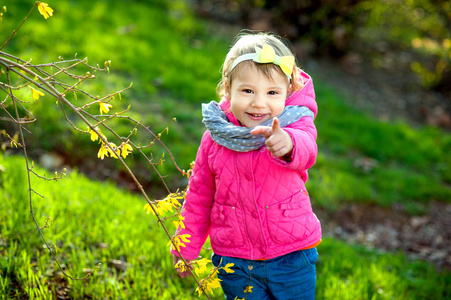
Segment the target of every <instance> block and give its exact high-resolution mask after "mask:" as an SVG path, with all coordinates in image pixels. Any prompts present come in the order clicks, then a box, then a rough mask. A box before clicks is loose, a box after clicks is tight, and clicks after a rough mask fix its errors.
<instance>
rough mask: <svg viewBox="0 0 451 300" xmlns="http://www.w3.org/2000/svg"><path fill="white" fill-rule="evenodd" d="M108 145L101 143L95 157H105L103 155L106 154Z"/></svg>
mask: <svg viewBox="0 0 451 300" xmlns="http://www.w3.org/2000/svg"><path fill="white" fill-rule="evenodd" d="M107 148H108V147H107V146H106V145H105V144H104V143H102V146H100V149H99V153H97V157H98V158H101V159H102V160H103V159H104V158H105V156H108V149H107Z"/></svg>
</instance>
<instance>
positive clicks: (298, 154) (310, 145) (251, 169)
mask: <svg viewBox="0 0 451 300" xmlns="http://www.w3.org/2000/svg"><path fill="white" fill-rule="evenodd" d="M302 76H303V79H304V81H305V86H304V87H303V88H302V89H301V90H299V91H298V92H296V93H294V94H293V95H291V96H290V97H289V98H288V99H287V101H286V105H303V106H307V107H309V108H310V109H311V110H312V111H313V113H314V114H315V117H316V113H317V105H316V102H315V92H314V89H313V83H312V80H311V78H310V76H309V75H307V74H306V73H302ZM220 105H221V107H222V109H223V110H224V111H225V112H226V113H227V116H228V118H229V120H230V121H231V122H233V123H234V124H236V125H239V123H238V121H237V119H236V118H235V117H234V116H233V114H232V113H231V112H230V110H229V107H230V103H229V101H228V100H227V99H223V100H222V101H221V103H220ZM283 129H284V130H285V131H287V132H288V133H289V134H290V136H291V137H292V140H293V143H294V148H293V154H292V161H291V162H289V163H288V162H285V161H283V160H281V159H279V158H277V157H274V156H273V155H271V153H270V152H269V151H268V150H267V149H266V147H263V148H261V149H260V150H256V151H251V152H236V151H233V150H230V149H227V148H225V147H223V146H220V145H219V144H217V143H215V142H214V141H213V140H212V138H211V136H210V133H209V132H208V131H206V132H205V133H204V135H203V137H202V141H201V145H200V147H199V150H198V153H197V157H196V163H195V166H194V169H193V173H192V175H191V178H190V183H189V190H188V192H187V195H186V201H185V203H184V205H183V207H184V211H183V216H184V217H185V221H184V223H185V226H186V229H182V230H180V229H179V232H180V234H190V235H191V238H190V241H191V242H190V243H186V247H181V253H182V255H183V257H185V259H189V260H192V259H197V258H198V256H199V252H200V250H201V247H202V246H203V244H204V243H205V241H206V239H207V237H208V235H210V241H211V246H212V248H213V251H214V252H215V253H216V254H219V255H223V256H232V257H239V258H244V259H251V260H256V259H262V258H265V259H271V258H274V257H277V256H281V255H284V254H288V253H290V252H293V251H296V250H299V249H303V248H307V247H309V246H311V245H314V244H316V243H318V242H319V241H320V239H321V225H320V222H319V221H318V219H317V217H316V216H315V214H314V213H313V211H312V207H311V204H310V198H309V195H308V192H307V190H306V188H305V182H306V181H307V177H308V176H307V170H308V169H309V168H310V167H312V166H313V164H314V163H315V160H316V156H317V145H316V128H315V125H314V123H313V120H312V118H310V117H303V118H301V119H300V120H299V121H298V122H296V123H293V124H291V125H289V126H287V127H284V128H283ZM172 253H174V254H176V255H178V254H177V253H176V251H175V250H172Z"/></svg>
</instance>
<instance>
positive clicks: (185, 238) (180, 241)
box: [167, 234, 191, 251]
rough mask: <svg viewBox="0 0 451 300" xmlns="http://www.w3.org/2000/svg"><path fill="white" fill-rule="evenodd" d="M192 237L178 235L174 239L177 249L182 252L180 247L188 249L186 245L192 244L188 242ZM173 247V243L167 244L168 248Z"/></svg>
mask: <svg viewBox="0 0 451 300" xmlns="http://www.w3.org/2000/svg"><path fill="white" fill-rule="evenodd" d="M190 237H191V235H190V234H181V235H178V236H176V237H174V244H175V248H176V249H177V250H178V251H180V247H186V245H185V244H184V243H190V241H189V240H188V238H190ZM170 245H172V242H171V241H169V242H168V243H167V246H170Z"/></svg>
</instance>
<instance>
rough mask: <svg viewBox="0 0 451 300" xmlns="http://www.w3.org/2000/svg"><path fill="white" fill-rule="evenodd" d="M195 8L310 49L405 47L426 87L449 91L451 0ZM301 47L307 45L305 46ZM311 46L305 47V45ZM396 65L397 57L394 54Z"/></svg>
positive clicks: (281, 1)
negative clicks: (265, 31)
mask: <svg viewBox="0 0 451 300" xmlns="http://www.w3.org/2000/svg"><path fill="white" fill-rule="evenodd" d="M196 3H197V6H198V8H197V10H198V11H199V12H201V13H202V14H204V15H210V16H211V17H213V18H215V19H219V20H222V21H228V22H235V23H239V24H241V25H242V26H245V27H246V26H252V27H253V28H255V29H263V30H268V28H271V29H272V30H274V31H276V32H277V33H278V34H280V35H283V36H286V37H287V38H288V39H289V40H290V41H292V42H296V41H297V40H301V41H303V45H304V47H306V45H309V48H311V49H310V51H311V52H313V53H314V54H321V55H324V54H326V55H329V56H333V57H341V56H343V55H346V54H348V53H350V52H352V53H360V54H363V55H364V56H370V57H372V60H373V64H374V66H375V67H380V64H381V60H382V59H383V56H384V55H387V54H394V53H398V52H408V53H409V55H412V58H411V59H410V58H409V60H411V63H410V66H409V67H410V68H411V70H412V71H413V72H415V73H416V74H418V76H419V78H420V80H419V82H420V83H421V84H422V85H423V86H424V87H425V88H429V89H436V90H438V91H440V92H443V93H446V95H447V96H448V97H449V95H451V88H450V86H451V38H450V35H449V32H450V31H451V1H442V0H376V1H374V0H333V1H332V0H322V1H315V0H294V1H293V0H249V1H241V0H232V1H226V0H197V1H196ZM304 51H305V50H304ZM307 51H309V50H307ZM395 59H396V60H397V64H396V66H398V67H399V63H400V60H401V59H402V58H401V59H400V58H398V57H396V58H395Z"/></svg>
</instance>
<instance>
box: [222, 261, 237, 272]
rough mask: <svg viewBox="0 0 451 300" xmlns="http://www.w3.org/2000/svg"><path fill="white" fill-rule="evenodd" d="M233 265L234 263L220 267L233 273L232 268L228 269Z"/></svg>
mask: <svg viewBox="0 0 451 300" xmlns="http://www.w3.org/2000/svg"><path fill="white" fill-rule="evenodd" d="M234 265H235V264H234V263H230V264H226V265H225V267H222V269H224V271H226V272H227V273H235V271H234V270H232V269H230V268H231V267H233V266H234Z"/></svg>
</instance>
